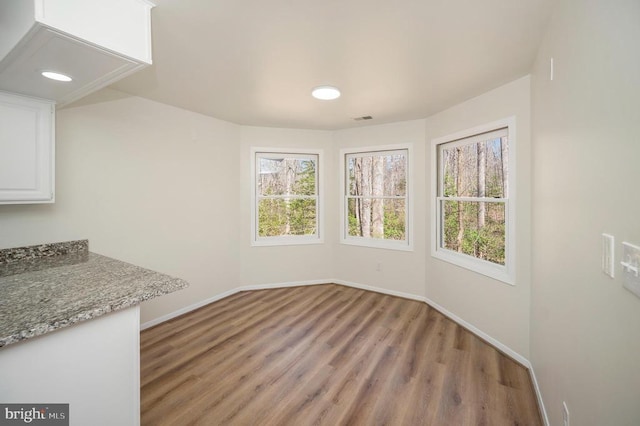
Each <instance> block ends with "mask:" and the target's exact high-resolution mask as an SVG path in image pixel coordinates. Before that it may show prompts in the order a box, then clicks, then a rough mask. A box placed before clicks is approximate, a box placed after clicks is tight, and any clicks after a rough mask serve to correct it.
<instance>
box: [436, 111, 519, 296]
mask: <svg viewBox="0 0 640 426" xmlns="http://www.w3.org/2000/svg"><path fill="white" fill-rule="evenodd" d="M505 127H507V128H508V132H509V136H508V137H509V157H508V158H509V177H508V182H509V189H510V192H509V195H508V200H507V202H506V204H505V214H506V220H505V223H506V227H505V229H506V237H505V245H506V247H505V265H497V264H495V263H492V262H489V261H486V260H482V259H477V258H475V257H473V256H469V255H467V254H463V253H458V252H455V251H452V250H448V249H446V248H443V247H441V245H440V242H441V241H442V235H441V228H440V221H441V217H440V209H439V206H438V172H439V170H438V155H439V153H438V146H439V145H442V144H445V143H450V142H455V141H457V140H459V139H463V138H468V137H471V136H474V135H478V134H481V133H487V132H490V131H493V130H497V129H501V128H505ZM516 147H517V143H516V119H515V117H513V116H512V117H508V118H505V119H502V120H498V121H495V122H493V123H488V124H484V125H481V126H477V127H474V128H471V129H467V130H463V131H460V132H457V133H454V134H451V135H447V136H443V137H439V138H436V139H433V140H432V141H431V212H432V215H431V256H433V257H435V258H437V259H440V260H444V261H445V262H449V263H452V264H454V265H458V266H461V267H463V268H466V269H469V270H471V271H474V272H477V273H479V274H482V275H486V276H488V277H491V278H494V279H496V280H499V281H502V282H504V283H507V284H510V285H515V275H516V229H517V228H516V197H517V189H516V173H517V165H516Z"/></svg>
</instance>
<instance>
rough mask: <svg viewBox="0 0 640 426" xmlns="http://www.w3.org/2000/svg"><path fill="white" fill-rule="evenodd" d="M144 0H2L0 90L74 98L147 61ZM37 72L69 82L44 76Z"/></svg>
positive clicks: (57, 98)
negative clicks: (67, 79)
mask: <svg viewBox="0 0 640 426" xmlns="http://www.w3.org/2000/svg"><path fill="white" fill-rule="evenodd" d="M152 7H153V5H152V4H151V3H149V2H147V1H146V0H111V1H109V2H105V1H97V0H32V1H28V0H27V1H25V0H2V2H1V4H0V39H2V40H0V90H4V91H8V92H14V93H20V94H23V95H28V96H34V97H38V98H43V99H49V100H53V101H55V102H56V103H57V104H58V105H64V104H66V103H70V102H73V101H75V100H77V99H79V98H81V97H83V96H86V95H88V94H89V93H91V92H94V91H96V90H98V89H100V88H102V87H105V86H107V85H109V84H111V83H114V82H116V81H118V80H120V79H121V78H123V77H125V76H127V75H129V74H131V73H133V72H135V71H137V70H138V69H140V68H143V67H145V66H147V65H148V64H150V63H151V24H150V11H151V8H152ZM42 71H54V72H58V73H62V74H65V75H68V76H69V77H71V78H72V79H73V80H72V81H71V82H59V81H53V80H49V79H46V78H44V77H43V76H42V75H41V73H42Z"/></svg>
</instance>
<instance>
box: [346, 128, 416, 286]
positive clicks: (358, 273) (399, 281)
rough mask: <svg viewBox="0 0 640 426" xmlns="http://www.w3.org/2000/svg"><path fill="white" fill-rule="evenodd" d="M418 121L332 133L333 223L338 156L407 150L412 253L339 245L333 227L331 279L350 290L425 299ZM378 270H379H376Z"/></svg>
mask: <svg viewBox="0 0 640 426" xmlns="http://www.w3.org/2000/svg"><path fill="white" fill-rule="evenodd" d="M424 123H425V122H424V120H412V121H405V122H400V123H392V124H383V125H379V126H368V127H361V128H354V129H348V130H340V131H337V132H335V134H334V141H335V150H334V153H333V161H334V164H335V165H336V171H335V177H336V182H335V186H334V188H335V189H334V191H333V202H334V205H335V213H334V214H335V216H336V221H339V217H340V216H339V214H340V213H339V211H338V209H339V205H340V204H339V201H340V198H339V197H341V193H342V192H341V188H339V173H342V171H341V170H339V167H340V150H341V149H343V148H353V147H367V146H377V145H393V144H406V143H411V144H413V153H412V155H413V176H410V178H412V179H413V183H414V193H413V208H414V220H413V226H414V229H413V232H412V236H413V237H414V249H413V251H398V250H388V249H379V248H368V247H360V246H352V245H345V244H339V243H338V241H339V236H340V234H339V232H340V230H339V226H340V225H339V224H338V225H337V226H336V228H335V231H334V235H335V244H334V256H333V263H334V265H335V272H336V278H339V279H341V280H345V281H349V282H352V283H356V284H363V285H368V286H373V287H380V288H383V289H386V290H391V291H396V292H402V293H408V294H411V295H416V296H421V297H424V296H425V291H424V282H425V278H424V258H425V256H426V243H425V238H424V235H425V222H424V215H425V195H424V194H425V191H426V189H425V172H426V167H425V163H424V158H425V152H424V145H425V144H424V140H425V135H424ZM378 263H379V264H380V266H381V268H380V269H381V270H380V271H377V270H376V266H377V264H378Z"/></svg>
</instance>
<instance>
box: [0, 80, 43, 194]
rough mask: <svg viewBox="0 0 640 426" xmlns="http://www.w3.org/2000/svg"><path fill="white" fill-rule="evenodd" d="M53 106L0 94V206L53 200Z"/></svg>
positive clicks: (17, 96)
mask: <svg viewBox="0 0 640 426" xmlns="http://www.w3.org/2000/svg"><path fill="white" fill-rule="evenodd" d="M54 114H55V109H54V104H53V102H52V101H44V100H40V99H32V98H28V97H25V96H20V95H14V94H10V93H3V92H0V204H26V203H52V202H53V200H54V191H53V189H54V184H53V181H54V161H53V160H54V157H55V155H54V154H55V153H54V147H55V144H54V138H53V133H54V123H55V120H54V118H55V117H54Z"/></svg>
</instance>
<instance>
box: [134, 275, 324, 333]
mask: <svg viewBox="0 0 640 426" xmlns="http://www.w3.org/2000/svg"><path fill="white" fill-rule="evenodd" d="M331 282H333V281H332V280H313V281H295V282H288V283H276V284H257V285H246V286H242V287H236V288H234V289H231V290H227V291H225V292H224V293H219V294H216V295H215V296H212V297H210V298H208V299H204V300H201V301H199V302H197V303H194V304H193V305H189V306H185V307H184V308H180V309H178V310H177V311H173V312H170V313H168V314H166V315H163V316H161V317H158V318H155V319H152V320H151V321H147V322H145V323H143V324H142V325H140V330H145V329H147V328H150V327H153V326H154V325H158V324H160V323H163V322H165V321H169V320H170V319H173V318H175V317H179V316H180V315H184V314H186V313H188V312H191V311H195V310H196V309H198V308H201V307H203V306H205V305H208V304H209V303H213V302H216V301H218V300H220V299H224V298H225V297H229V296H231V295H232V294H236V293H239V292H241V291H251V290H265V289H269V288H282V287H298V286H303V285H317V284H327V283H331Z"/></svg>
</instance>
